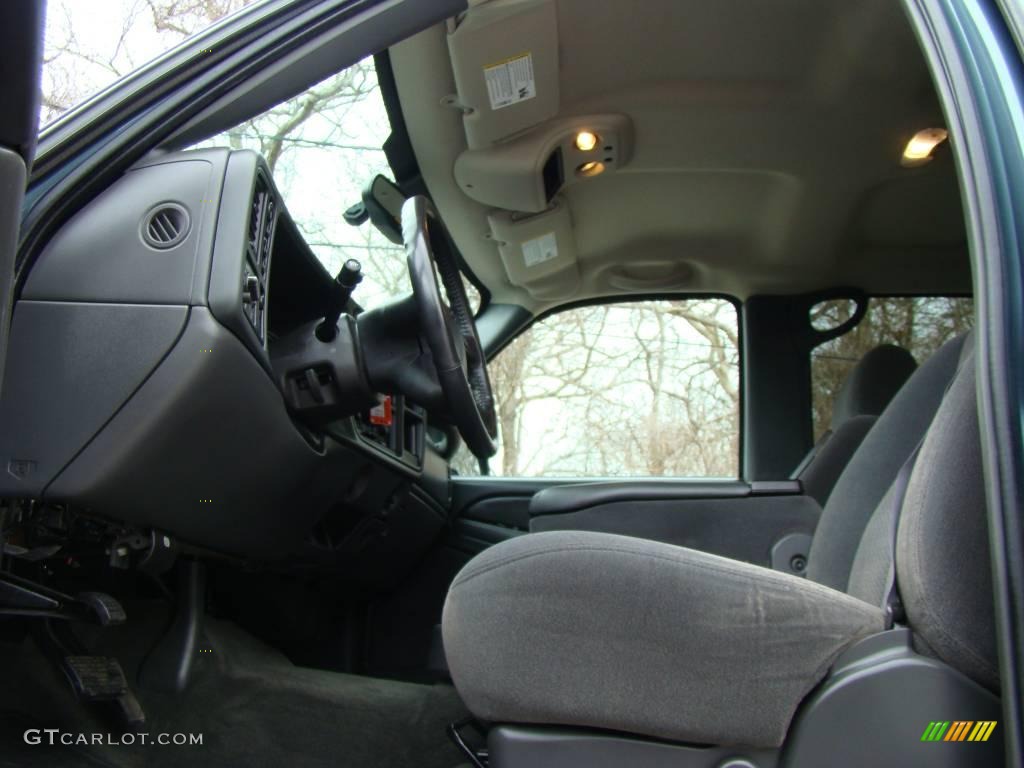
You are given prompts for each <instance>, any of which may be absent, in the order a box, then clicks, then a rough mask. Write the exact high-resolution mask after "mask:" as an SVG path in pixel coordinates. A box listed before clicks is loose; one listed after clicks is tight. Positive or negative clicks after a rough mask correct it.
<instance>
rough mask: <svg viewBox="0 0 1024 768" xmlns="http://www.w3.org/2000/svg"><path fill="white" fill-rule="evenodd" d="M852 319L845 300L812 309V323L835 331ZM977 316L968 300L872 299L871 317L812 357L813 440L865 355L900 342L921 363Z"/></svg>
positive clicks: (819, 347) (830, 342)
mask: <svg viewBox="0 0 1024 768" xmlns="http://www.w3.org/2000/svg"><path fill="white" fill-rule="evenodd" d="M844 312H845V314H844ZM851 315H852V309H851V308H850V307H849V306H848V305H847V304H846V303H845V301H838V302H837V301H835V300H829V301H823V302H821V303H820V304H817V305H815V306H814V307H813V308H812V309H811V324H812V326H813V325H814V323H815V320H816V319H819V322H821V323H822V324H823V325H824V327H835V326H837V325H839V324H840V323H842V322H844V321H845V320H846V319H848V318H849V317H850V316H851ZM973 317H974V302H973V300H972V299H970V298H966V297H947V296H916V297H888V298H886V297H872V298H870V299H869V300H868V308H867V313H866V314H865V316H864V319H863V320H861V321H860V323H858V324H857V326H856V327H855V328H853V329H852V330H851V331H849V332H848V333H845V334H843V335H842V336H839V337H837V338H835V339H832V340H831V341H827V342H825V343H824V344H821V345H820V346H818V347H817V348H816V349H814V351H813V352H812V353H811V395H812V407H813V418H814V439H815V440H818V439H819V438H820V437H821V435H822V434H824V432H825V431H826V430H827V429H828V427H829V422H830V421H831V420H832V405H833V403H834V401H835V398H836V395H837V394H838V393H839V388H840V386H842V383H843V381H844V380H845V379H846V376H847V375H848V374H849V372H850V369H852V368H853V366H854V365H856V363H857V361H858V360H860V359H861V357H863V356H864V354H865V353H867V352H869V351H870V350H871V349H873V348H874V347H876V346H878V345H879V344H896V345H898V346H901V347H903V348H904V349H906V350H907V351H909V352H910V353H911V354H912V355H913V356H914V359H915V360H917V362H918V364H920V363H923V362H924V361H925V360H927V359H928V358H929V357H930V356H931V355H932V353H933V352H935V350H937V349H938V348H939V347H941V346H942V345H943V344H944V343H945V342H947V341H949V340H950V339H952V338H954V337H955V336H957V335H959V334H960V333H963V332H964V331H966V330H967V329H969V328H970V327H971V325H972V324H973Z"/></svg>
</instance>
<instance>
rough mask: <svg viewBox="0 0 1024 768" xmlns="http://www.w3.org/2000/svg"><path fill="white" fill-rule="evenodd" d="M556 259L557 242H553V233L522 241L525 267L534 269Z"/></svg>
mask: <svg viewBox="0 0 1024 768" xmlns="http://www.w3.org/2000/svg"><path fill="white" fill-rule="evenodd" d="M557 258H558V241H557V240H555V233H554V232H548V233H547V234H546V235H541V236H540V237H535V238H533V239H532V240H524V241H523V261H524V262H526V266H527V267H535V266H537V265H538V264H543V263H544V262H545V261H551V260H552V259H557Z"/></svg>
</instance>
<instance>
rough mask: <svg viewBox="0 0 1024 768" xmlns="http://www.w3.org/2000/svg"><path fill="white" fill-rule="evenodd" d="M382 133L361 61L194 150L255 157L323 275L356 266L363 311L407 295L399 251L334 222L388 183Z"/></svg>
mask: <svg viewBox="0 0 1024 768" xmlns="http://www.w3.org/2000/svg"><path fill="white" fill-rule="evenodd" d="M390 133H391V125H390V123H389V121H388V116H387V111H386V110H385V108H384V100H383V98H382V96H381V92H380V86H379V85H378V84H377V74H376V71H375V69H374V64H373V58H372V57H369V58H366V59H363V60H362V61H360V62H359V63H357V64H354V65H352V66H351V67H348V68H347V69H344V70H342V71H341V72H339V73H338V74H336V75H332V76H331V77H329V78H327V79H326V80H324V81H323V82H321V83H318V84H317V85H314V86H313V87H312V88H309V89H308V90H306V91H304V92H303V93H301V94H299V95H298V96H296V97H294V98H292V99H289V100H288V101H285V102H284V103H282V104H279V105H277V106H276V107H274V108H273V109H270V110H268V111H266V112H264V113H263V114H261V115H258V116H257V117H254V118H253V119H252V120H248V121H246V122H244V123H242V124H241V125H238V126H235V127H234V128H232V129H231V130H229V131H227V132H225V133H222V134H220V135H218V136H214V137H213V138H211V139H208V140H207V141H204V142H202V143H201V144H199V145H197V146H200V147H221V146H227V147H231V148H232V149H252V150H255V151H256V152H259V153H260V154H261V155H263V157H264V159H265V160H266V161H267V165H268V166H269V167H270V171H271V173H272V174H273V177H274V182H275V183H276V184H277V187H278V189H279V190H280V191H281V195H282V196H283V197H284V201H285V205H286V206H287V208H288V213H289V214H290V215H291V217H292V219H294V220H295V223H296V224H297V225H298V227H299V230H300V231H301V232H302V234H303V236H304V237H305V239H306V242H307V243H308V244H309V246H310V248H312V249H313V253H315V254H316V256H317V258H318V259H319V260H320V262H321V263H322V264H323V265H324V267H325V268H326V269H327V271H328V272H330V273H331V274H332V275H335V274H337V273H338V271H339V270H340V269H341V265H342V264H344V263H345V261H346V260H347V259H356V260H357V261H359V262H360V263H361V264H362V265H363V282H362V283H360V285H359V288H358V290H357V292H356V295H355V299H356V301H358V302H359V304H360V305H362V306H363V307H364V308H367V309H368V308H371V307H375V306H377V305H379V304H382V303H384V302H385V301H387V300H388V299H391V298H393V297H396V296H400V295H402V294H405V293H408V292H409V291H410V290H412V288H411V286H410V284H409V275H408V270H407V267H406V262H405V250H404V249H403V248H402V246H401V245H396V244H394V243H392V242H391V241H390V240H388V239H387V238H386V237H384V235H382V234H381V233H380V232H378V231H377V229H376V228H375V227H374V226H373V225H372V224H370V222H369V221H367V222H364V223H363V224H361V225H360V226H358V227H353V226H351V225H350V224H347V223H346V222H345V220H344V219H343V218H342V214H343V213H344V212H345V210H346V209H347V208H349V207H350V206H351V205H353V204H354V203H358V202H360V201H361V200H362V193H363V188H364V187H365V186H366V185H367V184H368V183H369V182H370V181H372V180H373V178H374V177H375V176H376V175H377V174H383V175H385V176H388V177H389V178H390V176H391V169H390V168H389V167H388V162H387V158H386V157H385V155H384V150H383V148H382V146H383V144H384V140H385V139H386V138H387V137H388V135H389V134H390Z"/></svg>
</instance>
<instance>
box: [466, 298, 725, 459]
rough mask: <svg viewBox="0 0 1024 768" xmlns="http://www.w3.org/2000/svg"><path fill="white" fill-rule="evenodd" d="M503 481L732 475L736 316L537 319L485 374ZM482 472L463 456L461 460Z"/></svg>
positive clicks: (658, 309) (668, 309) (700, 312)
mask: <svg viewBox="0 0 1024 768" xmlns="http://www.w3.org/2000/svg"><path fill="white" fill-rule="evenodd" d="M489 371H490V376H491V382H492V384H493V386H494V390H495V397H496V399H497V404H498V420H499V430H500V435H499V439H500V449H499V453H498V455H497V456H496V457H495V458H493V459H492V460H491V462H490V466H491V471H492V473H493V474H495V475H504V476H520V477H524V476H525V477H540V476H544V477H560V476H570V477H573V476H595V477H610V476H680V477H736V476H737V474H738V470H739V349H738V343H737V317H736V309H735V307H734V306H733V304H732V303H731V302H729V301H726V300H724V299H692V300H685V301H647V302H636V303H628V304H604V305H592V306H587V307H582V308H578V309H571V310H566V311H564V312H559V313H558V314H556V315H553V316H551V317H549V318H547V319H545V320H542V321H540V322H538V323H535V324H534V325H533V326H531V327H530V328H529V329H528V330H527V331H525V332H524V333H523V334H521V335H520V336H519V337H517V338H516V339H515V340H514V341H513V342H512V343H511V344H510V345H509V346H508V347H507V348H506V349H504V350H503V351H502V352H501V353H500V354H499V355H498V356H497V357H496V358H495V359H494V360H493V361H492V362H491V363H490V366H489ZM454 466H455V468H456V469H457V470H458V471H460V472H461V473H463V474H477V472H478V470H477V467H476V462H475V460H474V459H473V457H472V456H471V455H469V453H468V451H466V450H465V448H463V449H461V450H460V455H459V456H457V457H456V460H455V462H454Z"/></svg>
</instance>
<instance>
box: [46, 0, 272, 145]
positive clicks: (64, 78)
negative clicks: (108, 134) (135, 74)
mask: <svg viewBox="0 0 1024 768" xmlns="http://www.w3.org/2000/svg"><path fill="white" fill-rule="evenodd" d="M253 2H254V0H103V2H102V3H97V2H96V0H48V2H47V4H46V37H45V41H44V48H45V52H44V56H43V83H42V86H43V87H42V98H41V99H40V104H39V124H40V125H46V124H47V123H50V122H52V121H53V120H55V119H57V118H58V117H60V116H61V115H63V114H64V113H65V112H67V111H68V110H69V109H71V108H72V107H73V106H75V105H76V104H78V103H80V102H82V101H84V100H85V99H87V98H88V97H90V96H92V95H93V94H96V93H99V92H100V91H101V90H103V89H104V88H106V87H107V86H108V85H111V84H112V83H114V82H115V81H117V80H119V79H120V78H121V77H123V76H124V75H127V74H128V73H129V72H131V71H133V70H135V69H138V68H139V67H140V66H142V65H143V64H145V63H146V62H148V61H150V60H151V59H153V58H154V57H156V56H158V55H159V54H162V53H164V52H165V51H168V50H170V49H171V48H173V47H174V46H176V45H177V44H178V43H180V42H181V41H182V40H184V39H185V38H186V37H189V36H190V35H193V34H195V33H196V32H200V31H202V30H203V29H205V28H207V27H209V26H210V25H212V24H213V23H214V22H216V21H219V20H220V19H222V18H223V17H225V16H228V15H229V14H231V13H234V12H235V11H238V10H240V9H241V8H243V7H245V6H247V5H251V4H252V3H253Z"/></svg>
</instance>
